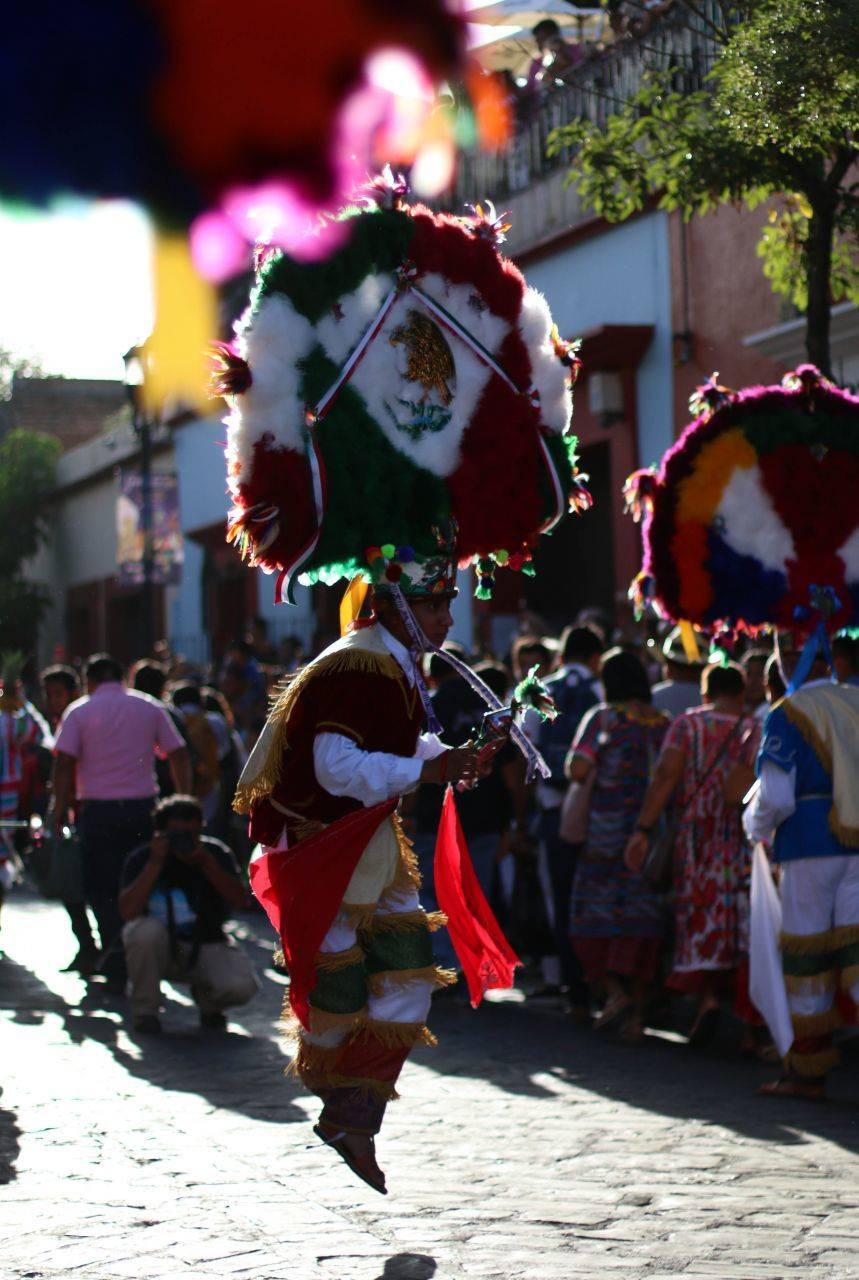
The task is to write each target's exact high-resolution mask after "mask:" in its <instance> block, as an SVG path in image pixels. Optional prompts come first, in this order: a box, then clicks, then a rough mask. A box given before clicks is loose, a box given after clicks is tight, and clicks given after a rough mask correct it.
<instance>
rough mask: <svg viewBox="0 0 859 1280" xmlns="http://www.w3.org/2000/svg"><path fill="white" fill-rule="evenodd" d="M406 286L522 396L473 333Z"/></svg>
mask: <svg viewBox="0 0 859 1280" xmlns="http://www.w3.org/2000/svg"><path fill="white" fill-rule="evenodd" d="M407 284H408V288H409V289H410V290H411V292H412V293H413V294H414V295H415V297H416V298H417V299H418V301H419V302H421V303H423V305H424V307H426V309H427V311H429V312H430V313H431V314H432V315H434V316H435V318H436V319H437V320H439V321H440V322H441V323H442V324H443V325H444V327H445V328H446V329H449V330H450V331H451V333H454V334H456V336H457V338H459V339H460V341H462V342H464V343H465V345H466V346H467V347H468V348H469V349H470V350H471V351H473V352H474V354H475V355H476V356H477V358H478V360H480V361H481V362H482V363H483V364H485V365H488V366H489V368H490V369H491V370H492V372H493V373H497V374H498V377H499V378H502V379H503V381H504V382H506V383H507V386H508V387H510V389H511V390H512V391H515V392H516V394H517V395H520V396H521V395H523V394H524V392H523V390H522V388H521V387H520V386H517V384H516V383H515V382H514V381H513V379H512V378H511V377H510V375H509V373H507V371H506V370H505V369H503V368H502V367H501V365H500V364H499V363H498V361H497V360H496V359H495V357H494V356H493V355H491V354H490V352H489V351H487V350H486V347H484V345H483V343H482V342H479V341H478V340H477V338H475V336H474V334H473V333H470V332H469V331H468V329H466V328H465V327H464V325H461V324H460V323H459V321H458V320H457V319H456V318H455V317H454V316H452V315H451V314H450V312H449V311H448V310H446V308H445V307H443V306H442V305H441V303H440V302H436V300H435V298H431V297H430V295H429V294H428V293H424V291H423V289H421V288H420V287H419V286H418V285H416V284H411V283H410V282H407Z"/></svg>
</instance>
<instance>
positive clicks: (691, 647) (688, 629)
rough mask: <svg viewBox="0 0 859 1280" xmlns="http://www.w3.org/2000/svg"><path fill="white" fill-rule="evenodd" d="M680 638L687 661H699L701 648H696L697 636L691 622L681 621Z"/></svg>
mask: <svg viewBox="0 0 859 1280" xmlns="http://www.w3.org/2000/svg"><path fill="white" fill-rule="evenodd" d="M679 627H680V640H681V643H682V645H683V652H684V653H685V654H686V661H687V662H700V661H701V650H700V649H699V648H698V637H697V636H696V635H695V628H694V627H693V626H692V623H691V622H681V623H679Z"/></svg>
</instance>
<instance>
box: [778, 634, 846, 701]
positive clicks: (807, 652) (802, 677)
mask: <svg viewBox="0 0 859 1280" xmlns="http://www.w3.org/2000/svg"><path fill="white" fill-rule="evenodd" d="M818 653H822V654H823V657H824V658H825V659H826V661H827V662H828V664H829V670H830V671H831V672H833V676H832V678H833V680H834V679H835V675H834V671H835V667H834V661H833V657H832V647H831V646H830V643H829V636H828V635H827V634H826V623H825V622H818V624H817V626H816V627H815V628H814V630H813V631H812V633H811V635H810V636H809V637H808V639H807V640H806V642H805V644H804V645H803V646H802V653H801V654H800V655H799V661H798V662H797V664H796V670H795V671H794V673H793V675H792V676H791V678H790V680H789V681H788V685H787V692H788V696H790V695H791V694H792V693H796V691H797V689H799V688H801V687H802V685H804V684H805V682H806V680H807V679H808V676H809V673H810V672H811V668H812V667H813V666H814V660H815V658H816V657H817V655H818Z"/></svg>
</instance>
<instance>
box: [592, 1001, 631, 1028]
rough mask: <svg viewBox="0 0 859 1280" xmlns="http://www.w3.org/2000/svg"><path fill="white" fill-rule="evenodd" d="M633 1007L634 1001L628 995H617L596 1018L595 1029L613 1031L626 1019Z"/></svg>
mask: <svg viewBox="0 0 859 1280" xmlns="http://www.w3.org/2000/svg"><path fill="white" fill-rule="evenodd" d="M631 1008H632V1001H631V1000H630V999H629V998H628V997H627V996H615V997H614V999H613V1000H609V1002H608V1004H607V1005H606V1007H605V1008H604V1009H603V1011H602V1013H600V1014H598V1015H597V1017H596V1018H594V1031H611V1030H612V1028H613V1027H616V1026H617V1025H618V1023H620V1022H622V1021H623V1020H624V1018H625V1017H626V1015H627V1014H628V1013H629V1011H630V1009H631Z"/></svg>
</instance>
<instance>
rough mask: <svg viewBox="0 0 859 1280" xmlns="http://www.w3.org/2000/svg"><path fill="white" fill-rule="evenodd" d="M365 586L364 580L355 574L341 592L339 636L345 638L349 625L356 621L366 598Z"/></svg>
mask: <svg viewBox="0 0 859 1280" xmlns="http://www.w3.org/2000/svg"><path fill="white" fill-rule="evenodd" d="M367 585H368V584H367V582H366V581H365V580H364V578H362V577H361V575H360V574H357V575H356V576H355V577H354V578H353V579H352V581H351V582H350V583H349V586H348V587H347V588H346V590H345V591H344V592H343V599H342V600H341V601H340V634H341V636H345V634H346V632H347V631H348V630H349V626H350V624H351V623H353V622H355V621H356V620H357V618H358V616H359V614H360V612H361V606H362V605H363V603H364V600H365V599H366V596H367Z"/></svg>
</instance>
